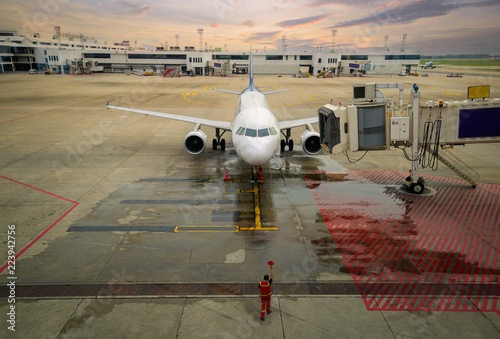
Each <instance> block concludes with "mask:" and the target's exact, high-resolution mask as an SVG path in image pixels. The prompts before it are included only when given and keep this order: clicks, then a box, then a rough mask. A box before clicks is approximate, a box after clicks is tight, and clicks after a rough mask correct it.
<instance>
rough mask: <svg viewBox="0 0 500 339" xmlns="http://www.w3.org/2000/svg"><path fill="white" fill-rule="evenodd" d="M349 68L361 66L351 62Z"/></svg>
mask: <svg viewBox="0 0 500 339" xmlns="http://www.w3.org/2000/svg"><path fill="white" fill-rule="evenodd" d="M349 68H359V64H351V63H350V64H349Z"/></svg>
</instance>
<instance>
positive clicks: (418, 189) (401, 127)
mask: <svg viewBox="0 0 500 339" xmlns="http://www.w3.org/2000/svg"><path fill="white" fill-rule="evenodd" d="M377 88H399V89H400V98H401V100H400V101H401V104H402V93H403V90H402V86H401V87H400V86H398V85H397V84H386V85H381V86H378V87H376V86H375V84H365V85H355V86H354V97H355V100H354V103H353V104H352V105H350V106H334V105H331V104H326V105H324V106H323V107H321V108H320V109H319V110H318V118H319V130H320V141H321V144H322V147H323V148H324V149H326V150H327V151H328V152H329V153H330V154H333V153H340V152H343V151H347V150H349V151H353V152H355V151H362V150H364V151H374V150H384V149H388V148H389V147H390V146H394V147H397V148H400V149H401V150H402V151H403V152H404V155H405V157H406V159H407V160H409V161H410V162H412V167H413V169H412V171H411V175H410V176H409V177H408V178H407V183H405V185H406V186H408V187H409V188H410V191H411V192H412V193H417V194H420V193H422V192H423V189H424V183H423V180H422V179H421V178H419V176H418V167H419V166H420V167H423V168H425V167H430V168H433V169H437V163H438V161H441V162H442V163H443V164H445V165H446V166H448V167H449V168H450V169H451V170H453V171H454V172H455V173H456V174H457V175H458V176H460V177H462V178H464V179H466V180H467V181H469V183H471V185H472V186H473V187H475V186H476V183H477V179H478V175H477V172H475V171H474V170H473V169H472V168H470V167H469V166H467V165H466V164H465V163H463V162H462V161H460V159H458V158H456V157H454V156H453V154H451V153H449V152H446V151H443V148H446V147H453V146H454V145H465V144H470V143H493V142H494V143H498V142H500V99H486V98H482V99H481V100H465V101H453V102H443V101H441V100H440V101H439V102H433V101H429V102H426V103H424V104H421V103H420V92H418V86H416V85H414V86H413V90H412V103H411V104H410V105H408V106H407V107H402V105H401V104H400V107H399V109H395V110H394V109H393V110H392V111H388V108H390V107H391V105H393V102H386V101H384V100H383V96H382V97H381V96H380V95H377ZM475 99H480V98H475ZM393 108H394V107H393ZM419 118H420V119H419ZM419 120H421V121H419ZM407 149H411V151H410V152H408V151H407Z"/></svg>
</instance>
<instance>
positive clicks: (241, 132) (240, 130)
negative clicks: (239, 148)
mask: <svg viewBox="0 0 500 339" xmlns="http://www.w3.org/2000/svg"><path fill="white" fill-rule="evenodd" d="M236 134H238V135H243V134H245V129H244V128H243V127H240V128H238V130H237V131H236Z"/></svg>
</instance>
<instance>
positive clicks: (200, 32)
mask: <svg viewBox="0 0 500 339" xmlns="http://www.w3.org/2000/svg"><path fill="white" fill-rule="evenodd" d="M197 31H198V35H199V36H200V51H202V50H203V32H205V30H204V29H203V28H198V30H197Z"/></svg>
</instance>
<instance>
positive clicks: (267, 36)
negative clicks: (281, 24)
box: [243, 31, 281, 44]
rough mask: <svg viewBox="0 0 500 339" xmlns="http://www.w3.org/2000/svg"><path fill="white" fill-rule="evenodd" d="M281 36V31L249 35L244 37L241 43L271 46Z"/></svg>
mask: <svg viewBox="0 0 500 339" xmlns="http://www.w3.org/2000/svg"><path fill="white" fill-rule="evenodd" d="M280 36H281V31H273V32H262V33H250V34H247V35H245V36H244V38H243V42H245V43H250V42H252V43H256V44H272V43H275V42H276V40H277V39H279V37H280Z"/></svg>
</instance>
